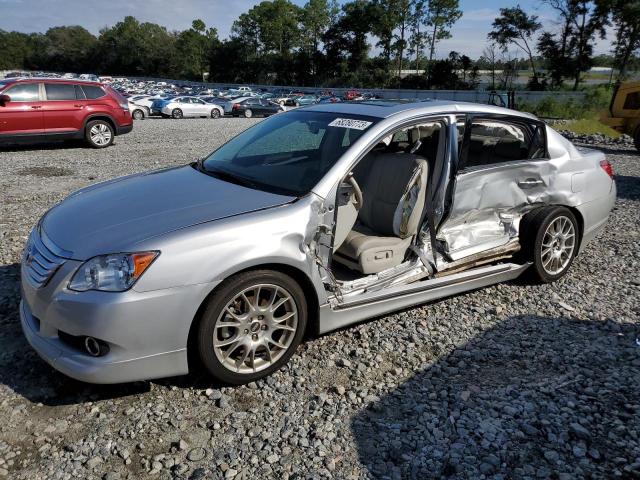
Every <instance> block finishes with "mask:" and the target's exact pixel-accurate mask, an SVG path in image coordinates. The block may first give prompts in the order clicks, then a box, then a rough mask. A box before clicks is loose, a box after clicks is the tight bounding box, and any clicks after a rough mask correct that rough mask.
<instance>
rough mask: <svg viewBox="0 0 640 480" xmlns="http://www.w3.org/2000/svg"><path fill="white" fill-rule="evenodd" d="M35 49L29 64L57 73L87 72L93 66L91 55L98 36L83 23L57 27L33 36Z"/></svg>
mask: <svg viewBox="0 0 640 480" xmlns="http://www.w3.org/2000/svg"><path fill="white" fill-rule="evenodd" d="M32 41H33V42H34V48H33V51H32V53H31V55H30V56H29V57H28V59H27V66H29V67H31V68H34V69H37V70H50V71H54V72H84V71H85V70H86V69H89V68H90V67H91V65H90V61H89V59H90V55H91V53H92V50H93V48H94V47H95V45H96V43H97V39H96V37H94V36H93V35H92V34H91V33H89V32H88V31H87V30H86V29H85V28H83V27H80V26H68V27H53V28H50V29H49V30H47V33H45V34H44V35H37V36H34V37H32Z"/></svg>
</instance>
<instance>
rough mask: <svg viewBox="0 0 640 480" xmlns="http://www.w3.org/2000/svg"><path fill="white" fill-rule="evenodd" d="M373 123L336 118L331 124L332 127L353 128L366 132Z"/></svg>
mask: <svg viewBox="0 0 640 480" xmlns="http://www.w3.org/2000/svg"><path fill="white" fill-rule="evenodd" d="M372 123H373V122H367V121H366V120H353V119H351V118H336V119H335V120H334V121H333V122H331V123H330V124H329V126H330V127H340V128H352V129H354V130H365V129H366V128H367V127H369V125H371V124H372Z"/></svg>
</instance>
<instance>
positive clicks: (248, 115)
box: [244, 108, 253, 118]
mask: <svg viewBox="0 0 640 480" xmlns="http://www.w3.org/2000/svg"><path fill="white" fill-rule="evenodd" d="M251 117H253V112H252V111H251V109H249V108H247V109H246V110H245V111H244V118H251Z"/></svg>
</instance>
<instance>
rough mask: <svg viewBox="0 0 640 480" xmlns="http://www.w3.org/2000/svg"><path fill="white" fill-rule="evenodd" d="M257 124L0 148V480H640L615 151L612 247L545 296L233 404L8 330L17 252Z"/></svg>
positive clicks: (157, 129) (350, 347) (623, 185)
mask: <svg viewBox="0 0 640 480" xmlns="http://www.w3.org/2000/svg"><path fill="white" fill-rule="evenodd" d="M252 123H255V120H244V119H224V120H218V121H214V120H184V121H172V120H153V119H152V120H145V121H142V122H139V123H137V124H136V127H135V129H134V132H133V133H132V134H129V135H126V136H124V137H121V138H117V139H116V144H115V145H114V146H113V147H111V148H109V149H107V150H103V151H96V150H89V149H85V148H73V147H68V146H51V145H49V146H45V147H44V148H42V146H40V147H29V148H24V147H22V148H15V149H7V148H3V149H0V419H2V421H1V422H0V477H7V478H15V479H58V478H60V479H62V478H64V479H71V478H74V479H75V478H94V479H108V480H115V479H125V478H130V479H138V478H162V479H165V478H167V479H169V478H176V479H178V478H179V479H204V478H207V479H211V478H214V479H215V478H224V479H231V478H237V479H249V478H282V479H287V478H290V479H293V478H313V479H316V478H318V479H319V478H336V479H351V478H353V479H356V478H392V479H402V478H413V479H425V478H442V477H449V478H474V479H483V478H491V479H510V478H518V479H520V478H556V479H569V478H612V477H614V478H615V477H619V478H639V477H640V346H639V345H638V344H637V343H636V337H638V336H640V328H639V324H640V301H639V298H640V276H639V274H638V272H639V268H638V267H639V265H640V260H638V254H637V252H638V251H640V214H639V213H638V212H639V210H638V209H639V207H640V155H638V154H637V153H636V152H635V151H634V150H632V149H629V148H626V147H622V146H614V147H609V148H610V149H609V150H606V151H607V153H608V158H609V160H610V161H611V162H612V163H613V166H614V169H615V171H616V175H617V177H616V178H617V183H618V189H619V190H618V191H619V200H618V203H617V206H616V209H615V210H614V212H613V215H612V218H611V220H610V223H609V225H608V228H607V231H606V232H604V233H602V234H601V235H600V236H599V238H598V239H597V240H596V241H595V242H594V243H593V244H592V245H591V246H590V247H589V248H588V249H587V251H586V252H585V254H584V255H583V256H581V257H580V258H579V259H578V261H577V262H576V263H575V264H574V266H573V267H572V270H571V272H570V274H569V275H568V276H567V277H565V278H564V279H562V280H561V281H559V282H558V283H555V284H553V285H547V286H530V285H526V284H523V283H521V282H514V283H509V284H503V285H498V286H494V287H490V288H486V289H483V290H479V291H476V292H472V293H469V294H466V295H461V296H458V297H454V298H450V299H447V300H443V301H440V302H437V303H434V304H430V305H426V306H424V307H420V308H414V309H410V310H406V311H403V312H400V313H397V314H394V315H389V316H386V317H384V318H381V319H378V320H375V321H372V322H368V323H364V324H361V325H359V326H356V327H353V328H349V329H347V330H344V331H341V332H336V333H332V334H329V335H326V336H323V337H321V338H316V339H312V340H309V341H308V342H306V343H305V344H304V345H303V346H301V347H300V349H299V351H298V354H297V355H296V356H294V358H293V359H292V361H291V363H290V364H289V366H287V367H286V368H285V369H284V370H283V371H281V372H278V373H276V374H275V375H273V376H272V377H270V378H268V379H266V380H264V381H260V382H258V383H255V384H251V385H248V386H244V387H238V388H219V387H218V386H216V385H211V384H210V383H209V382H208V381H207V379H206V378H204V377H200V376H198V375H191V376H188V377H181V378H173V379H167V380H161V381H152V382H138V383H134V384H129V385H121V386H92V385H86V384H81V383H78V382H75V381H73V380H70V379H67V378H65V377H64V376H62V375H61V374H58V373H57V372H55V371H53V370H52V369H51V368H49V367H48V366H47V365H46V364H45V363H44V362H43V361H41V360H40V359H39V358H38V357H37V355H36V354H35V353H34V352H32V351H31V350H30V348H29V347H28V345H27V344H26V342H25V340H24V339H23V337H22V335H21V332H20V327H19V320H18V313H17V306H18V299H19V285H18V266H17V263H18V261H19V253H20V249H21V248H22V245H23V243H24V241H25V239H26V235H27V233H28V231H29V229H30V228H31V226H32V225H33V223H34V222H35V221H36V220H37V218H38V217H39V216H40V215H42V213H43V212H44V211H45V210H46V209H47V208H49V207H50V206H51V205H53V204H54V203H56V202H57V201H59V200H61V199H62V198H63V197H64V196H66V195H67V194H68V193H69V192H71V191H72V190H75V189H77V188H80V187H83V186H85V185H88V184H91V183H94V182H96V181H100V180H104V179H108V178H112V177H114V176H117V175H124V174H128V173H132V172H137V171H143V170H148V169H151V168H158V167H164V166H169V165H177V164H182V163H185V162H187V161H190V160H192V159H194V158H197V157H199V156H202V155H204V154H206V153H207V152H209V151H210V150H211V149H213V148H214V147H215V146H216V145H218V144H219V143H220V142H222V141H223V140H224V139H226V138H229V137H230V136H232V135H234V134H235V133H237V132H238V131H240V130H242V129H243V128H245V127H247V126H248V125H250V124H252Z"/></svg>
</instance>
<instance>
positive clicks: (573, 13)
mask: <svg viewBox="0 0 640 480" xmlns="http://www.w3.org/2000/svg"><path fill="white" fill-rule="evenodd" d="M545 1H546V3H547V4H548V5H549V6H550V7H551V8H553V9H554V10H556V11H557V12H558V13H559V14H560V20H561V23H562V25H563V28H562V32H561V34H560V36H559V37H557V36H556V35H551V34H545V35H543V36H542V37H541V40H540V42H539V48H540V50H541V53H543V54H544V55H545V56H546V57H547V58H549V59H550V60H552V64H551V66H552V67H553V68H556V71H555V72H553V76H552V77H553V81H554V83H558V79H559V78H561V77H564V76H568V77H571V78H573V80H574V83H573V89H574V90H577V89H578V87H579V86H580V78H581V75H582V72H585V71H587V70H589V68H591V66H592V65H593V43H594V40H595V37H596V35H598V36H599V37H600V38H604V37H605V35H606V31H605V27H606V26H607V23H608V19H607V17H608V12H609V8H610V5H609V4H608V0H604V1H598V2H595V1H592V0H545ZM550 55H553V57H550Z"/></svg>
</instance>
